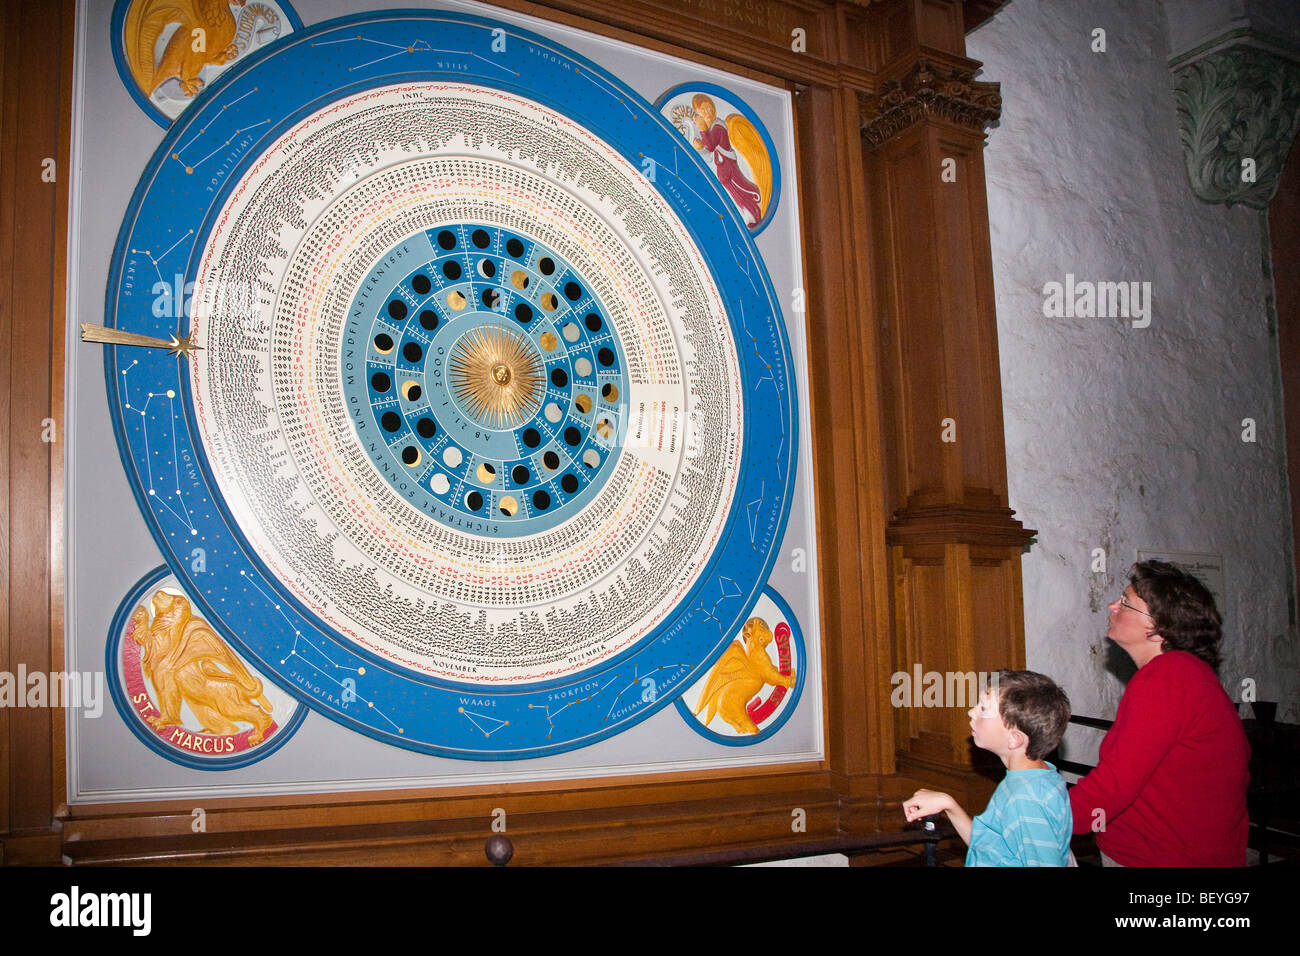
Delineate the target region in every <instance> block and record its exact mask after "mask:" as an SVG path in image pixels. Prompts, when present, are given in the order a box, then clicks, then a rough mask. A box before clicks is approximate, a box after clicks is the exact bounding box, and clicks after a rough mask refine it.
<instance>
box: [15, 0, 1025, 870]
mask: <svg viewBox="0 0 1300 956" xmlns="http://www.w3.org/2000/svg"><path fill="white" fill-rule="evenodd" d="M498 5H499V6H503V7H506V8H510V9H515V10H521V11H526V12H528V13H531V14H533V15H545V16H548V17H550V18H552V19H554V20H555V21H557V22H561V23H566V24H570V25H573V26H577V27H580V28H582V29H585V30H589V31H592V32H595V33H599V34H603V35H606V36H611V37H614V38H617V39H622V40H627V41H629V42H635V43H638V44H640V45H642V46H645V47H648V48H651V49H657V50H663V51H666V52H671V53H673V54H674V55H677V56H684V57H687V58H690V59H694V60H697V61H699V62H701V63H706V64H708V65H710V66H716V67H720V68H723V69H727V70H730V71H732V72H735V73H739V74H742V75H746V76H750V77H753V78H757V79H761V80H766V81H768V82H776V83H778V84H785V85H786V86H787V87H788V88H790V89H793V90H794V91H795V92H796V98H795V103H796V106H795V114H796V115H795V130H796V141H797V144H796V145H797V150H798V155H799V164H800V180H799V189H800V205H801V208H802V209H803V213H804V221H805V224H815V225H814V226H813V227H809V226H807V225H806V227H805V237H804V238H805V260H806V261H805V264H804V265H805V268H804V274H805V275H806V276H807V280H806V281H807V283H808V289H807V303H808V308H807V312H806V313H805V321H806V325H807V334H808V348H809V360H810V364H811V366H812V367H813V368H814V369H816V370H817V382H816V385H815V388H814V390H813V394H812V395H811V402H812V407H811V410H810V411H811V420H812V436H811V440H812V442H813V450H814V462H815V468H814V472H815V475H814V477H815V481H816V488H817V509H818V511H817V524H818V541H819V566H820V568H821V578H820V601H821V607H822V615H823V616H822V622H821V623H822V633H823V635H824V661H825V675H826V677H825V680H826V686H825V688H824V690H825V699H826V718H827V719H826V728H827V730H826V733H827V740H826V744H827V747H826V758H825V760H824V761H822V762H821V763H820V764H800V765H791V766H774V767H762V768H756V769H749V770H743V771H708V772H698V773H691V774H663V775H653V776H636V777H625V778H605V779H597V780H576V781H565V782H562V783H556V784H526V785H514V786H507V787H490V788H484V787H477V788H447V789H439V790H425V791H396V792H368V793H361V794H355V793H349V794H320V795H313V796H307V797H278V798H274V799H268V798H243V799H226V800H212V801H207V805H206V806H205V810H206V812H207V832H206V833H197V834H196V833H193V832H191V828H190V824H191V815H190V811H191V809H192V807H191V806H190V803H188V802H187V803H184V804H183V805H182V803H180V802H177V801H171V802H166V803H156V804H120V805H97V806H76V807H69V806H67V805H66V804H65V801H64V794H65V791H66V786H65V761H64V732H65V730H64V727H65V722H64V712H63V711H62V710H19V709H14V710H9V709H0V862H4V863H11V864H21V863H51V862H57V861H59V860H60V859H62V860H64V861H67V862H73V863H91V862H150V863H192V862H197V861H208V862H214V863H252V862H260V863H285V862H293V863H409V864H414V863H423V864H427V863H432V862H438V863H475V862H478V863H481V862H483V851H482V846H483V840H484V839H485V838H486V837H487V836H488V834H489V833H490V823H491V819H492V816H491V815H492V811H493V810H494V809H495V808H497V807H501V808H504V809H506V810H507V813H508V818H509V821H510V822H509V834H510V836H511V838H512V839H513V840H514V843H515V862H516V863H525V864H528V863H557V862H564V863H574V862H609V861H614V860H618V859H626V858H637V857H647V856H668V855H675V854H685V853H690V852H692V851H697V852H701V851H706V850H711V849H716V848H719V847H741V846H750V845H770V844H779V843H782V842H790V843H794V842H802V841H808V840H812V839H817V838H826V837H832V836H835V835H837V834H868V833H874V832H882V831H890V830H897V829H899V828H900V827H901V823H902V815H901V811H900V810H899V800H900V798H901V796H903V795H904V794H906V793H910V792H911V790H912V789H914V788H915V786H916V785H917V783H918V781H917V779H916V778H915V777H912V776H909V771H916V770H924V772H925V774H926V780H927V781H928V782H929V783H930V784H933V783H934V782H935V779H936V777H938V778H939V779H943V780H944V781H945V782H946V783H947V784H948V785H949V786H950V788H951V789H952V790H953V791H954V793H956V794H958V796H959V799H962V800H963V802H964V801H965V800H966V799H971V798H976V799H978V794H979V793H981V792H982V793H987V792H988V791H989V790H990V789H991V787H990V786H989V785H988V784H987V783H986V782H985V781H983V780H982V779H981V778H978V777H976V776H974V775H972V774H970V773H969V766H970V756H969V751H968V748H967V747H966V746H965V744H964V739H965V735H964V733H963V732H960V731H961V728H962V727H964V721H965V717H964V714H961V713H958V714H956V715H954V714H953V713H952V712H950V711H938V712H930V713H924V714H916V713H909V712H904V711H898V710H895V709H893V708H892V707H891V706H890V704H889V687H890V682H889V677H890V674H891V673H893V672H894V671H896V670H906V669H908V668H909V667H910V666H911V662H912V661H913V660H915V659H917V656H918V655H921V654H925V655H929V657H928V659H927V663H926V666H927V668H930V667H939V668H943V667H952V668H954V669H960V670H966V669H978V668H980V667H981V666H983V667H986V668H987V667H992V666H1002V665H1003V664H1005V663H1012V664H1021V663H1023V659H1024V636H1023V619H1022V611H1021V604H1020V562H1019V557H1020V553H1021V551H1022V549H1023V547H1024V546H1025V545H1026V543H1027V542H1028V540H1029V537H1030V535H1031V534H1032V532H1027V531H1025V530H1024V529H1023V528H1022V527H1021V526H1020V524H1019V522H1017V521H1015V520H1014V518H1013V517H1012V513H1011V512H1010V511H1009V510H1008V509H1007V506H1006V475H1005V471H1006V465H1005V450H1004V448H1003V445H1002V418H1001V395H1000V382H999V375H998V364H997V346H996V324H995V322H994V315H993V304H992V303H993V295H992V270H991V262H990V257H989V237H988V216H987V209H986V207H985V202H984V173H983V166H982V161H981V158H980V146H981V143H982V139H983V130H984V126H985V124H986V123H987V122H988V121H989V120H990V119H991V118H993V117H994V116H996V106H995V105H994V101H995V100H996V87H995V86H994V85H992V84H977V83H974V82H973V81H972V79H971V77H972V75H973V73H974V70H975V69H976V68H977V66H978V64H975V63H973V62H972V61H969V60H967V59H966V58H965V57H964V33H965V31H967V30H969V29H971V28H972V27H973V26H974V25H976V24H978V23H979V22H981V21H982V19H984V18H987V16H989V15H991V13H992V11H993V10H995V9H996V8H997V6H999V5H1000V3H998V2H995V0H978V2H968V3H965V4H963V3H961V2H960V0H884V2H871V0H859V2H823V0H752V2H749V3H743V4H736V5H733V7H732V9H733V12H734V13H735V16H734V17H733V19H732V21H731V22H729V23H722V24H718V23H715V22H713V21H712V19H711V18H712V17H714V15H715V14H717V13H720V12H721V11H720V7H721V6H722V5H720V4H717V3H714V2H712V0H692V2H690V3H687V4H682V3H669V2H666V0H665V2H654V0H635V2H628V3H625V4H620V5H618V7H617V10H615V11H612V12H611V11H610V10H609V8H608V6H607V5H606V4H602V3H600V2H598V0H555V2H552V3H550V4H547V5H545V6H543V5H538V4H532V3H523V2H520V0H501V2H499V4H498ZM683 6H686V7H688V8H689V9H688V11H687V12H685V13H684V12H683V10H682V7H683ZM73 19H74V4H73V2H72V0H64V3H63V4H62V5H61V6H60V7H58V8H57V9H52V8H51V7H50V6H49V5H47V4H44V3H38V2H36V0H19V2H13V3H10V4H8V5H7V7H6V10H5V13H4V20H3V31H4V32H3V36H2V37H0V50H2V51H3V52H2V53H0V56H2V57H3V59H2V60H0V129H3V132H4V135H3V144H4V145H3V150H4V152H3V154H0V167H2V169H3V172H2V173H0V177H2V178H0V197H2V198H3V211H0V275H3V276H4V279H5V282H6V293H5V297H4V302H3V311H2V312H0V352H2V353H3V356H4V358H2V359H0V422H2V423H3V424H0V428H3V429H4V431H3V432H0V438H3V447H4V451H3V453H0V491H2V492H3V494H0V524H3V531H4V535H3V541H4V545H3V547H4V549H5V550H3V551H0V564H2V565H3V567H4V572H3V581H4V584H3V585H2V586H0V621H3V622H4V623H3V624H2V625H0V628H3V631H2V632H0V670H8V671H13V670H15V669H16V667H17V665H18V663H19V662H23V663H25V664H26V665H27V666H28V667H29V668H31V669H37V668H39V669H50V670H61V669H62V667H63V660H64V653H63V651H64V648H63V626H64V621H63V597H64V593H63V588H64V581H63V574H64V570H63V569H64V563H65V562H64V557H65V556H64V553H63V452H62V445H61V442H60V440H55V441H53V442H45V441H42V436H41V433H42V430H43V429H45V428H47V427H48V425H47V424H46V420H47V419H52V420H53V428H54V430H55V437H56V439H61V438H62V435H63V430H64V425H65V422H64V420H63V409H62V400H61V399H62V396H63V389H64V382H63V368H64V360H65V355H66V351H65V350H66V348H67V347H68V346H67V343H66V342H65V341H64V330H65V328H66V327H67V322H68V316H67V315H66V314H65V305H64V303H65V294H64V293H65V289H64V281H65V265H66V252H67V242H66V239H67V237H66V235H65V232H66V223H67V212H68V210H67V203H68V183H67V180H68V175H67V173H68V164H69V158H68V157H69V150H68V142H67V140H68V130H69V128H70V115H71V109H72V103H71V89H72V65H73V64H72V59H73V48H74V45H73V41H74V35H75V32H74V28H73V27H74V25H73ZM796 30H803V31H804V34H803V42H804V43H805V47H804V49H803V50H802V51H798V50H796V47H797V46H798V44H797V43H795V42H794V41H793V40H792V38H793V37H797V34H795V33H794V31H796ZM55 64H57V69H56V68H55ZM935 74H938V75H940V76H941V77H943V78H945V79H946V80H947V81H949V86H947V87H945V89H947V90H948V92H940V93H939V94H936V92H935V88H934V87H933V85H932V84H931V85H927V83H928V82H929V81H927V77H931V78H932V77H933V76H934V75H935ZM954 82H955V83H956V84H957V85H958V87H960V86H961V85H962V84H965V91H966V92H965V93H960V92H959V93H952V92H951V91H952V90H953V89H957V87H953V86H951V83H954ZM19 130H21V135H19V134H18V131H19ZM950 154H951V155H956V156H958V157H959V158H960V163H959V166H960V171H959V180H958V184H959V187H958V188H957V189H949V188H947V187H948V184H944V183H941V182H940V179H939V168H940V167H939V161H940V159H942V158H944V157H946V156H948V155H950ZM46 157H52V158H54V159H55V162H56V169H57V170H58V176H57V178H56V181H55V182H54V183H46V182H43V181H42V180H41V178H40V173H41V170H42V169H43V168H44V167H43V165H42V162H41V161H42V160H43V159H44V158H46ZM904 206H905V207H906V208H903V207H904ZM923 279H926V280H927V281H922V280H923ZM959 342H974V343H975V347H974V348H966V347H962V348H958V347H957V343H959ZM945 409H948V410H951V409H958V411H956V412H952V411H949V412H947V413H946V414H948V415H952V414H956V415H957V416H958V417H959V421H960V425H959V428H960V438H959V441H958V442H956V443H946V444H947V445H948V447H945V445H944V444H940V433H939V419H940V418H941V417H944V415H941V414H939V413H941V412H944V411H945ZM923 569H924V570H923ZM923 607H924V608H929V609H930V611H928V612H926V613H918V610H917V609H919V608H923ZM990 614H991V615H993V616H994V619H995V620H996V621H997V622H998V623H999V627H998V628H997V629H995V630H996V633H997V634H998V635H999V636H998V637H997V639H996V640H992V641H991V643H987V644H986V643H984V642H986V641H990V638H989V636H988V631H987V630H986V629H980V630H979V631H978V632H977V631H976V629H975V628H974V626H973V621H974V620H977V619H987V616H988V615H990ZM931 661H933V663H931ZM958 725H960V726H958ZM796 809H802V810H803V811H804V816H805V821H806V824H805V825H806V828H805V830H803V831H800V832H795V830H794V828H792V825H791V823H792V814H793V812H794V811H795V810H796Z"/></svg>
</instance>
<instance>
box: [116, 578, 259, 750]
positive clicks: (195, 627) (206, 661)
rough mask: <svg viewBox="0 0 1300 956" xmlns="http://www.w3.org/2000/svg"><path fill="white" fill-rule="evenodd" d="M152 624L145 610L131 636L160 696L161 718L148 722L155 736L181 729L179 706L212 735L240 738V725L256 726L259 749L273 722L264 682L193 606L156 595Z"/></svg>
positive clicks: (161, 593)
mask: <svg viewBox="0 0 1300 956" xmlns="http://www.w3.org/2000/svg"><path fill="white" fill-rule="evenodd" d="M153 610H154V618H153V623H152V624H150V623H149V614H148V612H147V611H146V610H145V608H144V606H143V605H140V606H139V607H137V608H136V609H135V613H134V614H132V615H131V622H132V625H133V626H132V628H131V631H130V636H131V639H132V640H133V641H135V642H136V643H137V644H139V645H140V646H141V648H142V649H143V653H142V655H141V659H140V666H141V668H142V669H143V670H144V673H145V676H146V677H148V678H149V680H150V681H151V682H152V683H153V686H154V690H155V691H156V692H157V694H158V708H159V715H158V716H157V717H149V718H147V720H148V721H149V723H150V724H152V725H153V727H154V728H155V729H156V730H162V729H163V728H164V727H172V726H183V721H182V719H181V702H182V701H184V702H185V703H186V704H189V707H190V710H192V711H193V712H194V716H195V717H197V718H198V719H199V722H200V723H201V724H202V725H203V730H204V732H206V733H210V734H220V735H222V736H225V735H227V734H234V733H238V732H239V727H238V725H237V724H236V721H244V722H246V723H250V724H252V725H253V732H252V733H251V734H249V737H248V742H249V744H250V745H252V744H259V743H261V742H262V739H263V738H264V737H265V736H266V731H267V729H268V728H269V727H270V726H271V723H272V721H273V719H274V718H273V716H272V709H271V703H270V701H268V700H267V699H266V696H265V695H264V694H263V693H262V682H261V681H260V680H258V679H257V678H256V677H254V676H253V675H252V674H250V673H249V672H248V668H246V667H245V666H244V664H243V662H242V661H241V660H240V659H239V658H238V657H236V656H235V654H234V652H233V651H231V650H230V648H229V647H228V646H226V642H225V641H223V640H222V639H221V637H220V636H219V635H218V634H217V632H216V631H214V630H213V629H212V627H211V626H210V625H209V624H208V622H207V621H205V620H203V618H201V617H194V615H193V613H192V612H191V610H190V602H189V600H188V599H187V598H185V597H182V596H181V595H179V594H169V593H168V592H166V591H156V592H155V593H154V596H153Z"/></svg>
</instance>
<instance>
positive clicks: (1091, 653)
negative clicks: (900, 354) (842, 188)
mask: <svg viewBox="0 0 1300 956" xmlns="http://www.w3.org/2000/svg"><path fill="white" fill-rule="evenodd" d="M1096 27H1102V28H1104V29H1105V31H1106V41H1107V50H1106V52H1105V53H1093V52H1092V51H1091V49H1090V42H1091V31H1092V30H1093V29H1094V28H1096ZM1166 37H1167V31H1166V25H1165V20H1164V11H1163V9H1162V7H1161V6H1160V5H1159V4H1157V3H1155V2H1143V3H1137V4H1133V3H1129V2H1122V0H1090V2H1089V3H1087V4H1076V3H1062V2H1060V0H1012V2H1011V3H1010V4H1009V5H1008V6H1007V7H1005V8H1003V9H1002V10H1001V11H1000V12H999V13H998V14H996V15H995V16H994V17H993V19H992V20H990V21H989V22H988V23H987V24H985V25H984V26H982V27H980V29H978V30H977V31H975V32H974V33H972V34H971V35H970V36H969V37H968V38H967V48H968V51H969V55H970V56H971V57H973V58H974V59H976V60H980V61H983V63H984V72H983V74H982V75H981V77H980V78H981V79H985V80H992V81H996V82H1000V83H1001V84H1002V96H1003V106H1002V117H1001V122H1000V125H999V126H997V127H996V128H995V129H994V130H993V131H992V132H991V134H990V136H989V141H988V146H987V149H986V151H985V162H986V164H987V172H988V196H989V214H990V222H991V231H992V244H993V272H994V283H995V286H996V291H997V313H998V336H999V347H1000V349H1001V364H1002V388H1003V396H1004V398H1003V400H1004V414H1005V421H1006V442H1007V459H1008V461H1007V465H1008V472H1009V496H1010V504H1011V507H1012V508H1015V509H1016V510H1017V511H1018V512H1019V516H1020V518H1021V519H1022V520H1023V521H1024V522H1025V524H1026V526H1028V527H1031V528H1036V529H1038V538H1037V542H1036V543H1035V544H1034V546H1033V547H1032V549H1031V550H1030V552H1029V553H1028V554H1027V555H1026V556H1025V558H1024V565H1023V567H1024V594H1025V631H1026V635H1025V639H1026V645H1027V647H1026V650H1027V659H1028V665H1029V667H1030V668H1032V669H1034V670H1039V671H1043V672H1045V673H1047V674H1050V675H1052V676H1053V677H1055V678H1056V679H1057V680H1059V681H1060V682H1061V683H1062V685H1063V686H1064V687H1065V689H1066V691H1067V693H1068V694H1069V695H1070V699H1071V702H1072V704H1073V707H1074V712H1075V713H1076V714H1086V715H1091V716H1102V717H1108V718H1109V717H1114V714H1115V708H1116V705H1117V704H1118V701H1119V698H1120V695H1121V694H1122V692H1123V687H1124V685H1123V683H1122V682H1121V680H1120V678H1119V677H1118V676H1116V672H1119V673H1121V674H1122V676H1123V677H1125V678H1127V676H1128V675H1129V674H1130V673H1131V672H1132V665H1131V664H1130V663H1129V662H1128V660H1127V658H1126V657H1123V655H1122V654H1121V655H1120V656H1119V659H1118V665H1120V666H1117V659H1116V656H1115V652H1116V651H1117V649H1116V648H1114V646H1113V645H1110V650H1109V651H1108V644H1109V642H1108V641H1107V640H1106V637H1105V634H1106V625H1107V611H1106V603H1107V602H1108V601H1110V600H1111V599H1113V598H1115V597H1116V596H1118V595H1119V593H1120V592H1121V591H1122V590H1123V588H1124V586H1125V584H1126V583H1127V573H1126V572H1127V568H1128V566H1129V565H1130V564H1132V562H1133V561H1134V560H1135V557H1136V551H1137V549H1139V548H1152V549H1165V550H1168V551H1192V552H1209V553H1215V554H1221V555H1222V556H1223V562H1224V571H1225V574H1224V578H1225V590H1226V595H1225V605H1226V606H1225V607H1223V608H1221V609H1220V610H1222V611H1223V612H1224V616H1225V632H1226V637H1225V641H1224V664H1223V666H1222V668H1221V669H1220V672H1219V674H1220V677H1221V679H1222V680H1223V683H1224V685H1225V687H1227V688H1228V690H1229V693H1230V694H1231V695H1232V697H1233V699H1234V700H1235V699H1239V697H1240V687H1241V681H1242V678H1244V677H1251V678H1253V679H1254V680H1255V681H1256V682H1257V684H1258V689H1259V697H1260V699H1263V700H1270V699H1271V700H1278V701H1280V702H1281V703H1280V712H1279V715H1278V716H1279V719H1287V720H1292V721H1294V720H1296V719H1298V718H1300V665H1298V661H1300V654H1298V653H1297V646H1298V643H1300V641H1298V639H1297V633H1296V627H1295V624H1294V623H1293V621H1292V615H1293V614H1294V610H1293V608H1294V580H1295V579H1294V575H1293V574H1292V573H1291V571H1290V568H1291V560H1292V557H1291V553H1290V552H1291V544H1290V541H1291V538H1290V524H1289V522H1290V519H1289V498H1288V492H1287V483H1286V477H1285V458H1284V448H1283V445H1282V437H1283V436H1282V431H1281V407H1280V400H1279V386H1278V375H1277V361H1278V359H1277V349H1276V340H1275V337H1274V335H1273V334H1272V333H1271V332H1270V330H1269V328H1268V318H1267V311H1266V300H1267V297H1268V296H1270V295H1271V290H1272V284H1271V282H1270V281H1268V280H1266V278H1265V276H1264V274H1263V271H1262V267H1261V254H1262V250H1264V249H1265V248H1266V234H1265V223H1264V221H1263V220H1262V218H1261V214H1260V213H1259V212H1256V211H1253V210H1250V209H1246V208H1244V207H1240V206H1237V207H1233V208H1231V209H1229V208H1226V207H1224V206H1222V205H1209V204H1207V203H1204V202H1202V201H1200V200H1199V199H1197V198H1196V197H1195V195H1194V194H1193V193H1192V191H1191V188H1190V186H1189V185H1188V182H1187V176H1186V173H1185V171H1184V168H1183V161H1182V153H1181V150H1180V147H1179V142H1178V125H1177V118H1176V114H1175V111H1174V101H1173V93H1172V82H1171V76H1170V73H1169V70H1168V68H1167V65H1166V61H1167V60H1168V58H1169V55H1170V51H1169V47H1168V41H1167V39H1166ZM1066 273H1073V274H1074V275H1075V276H1076V278H1077V279H1089V280H1094V281H1100V280H1110V281H1118V280H1138V281H1147V282H1150V283H1151V284H1152V293H1151V301H1152V311H1151V324H1150V326H1149V327H1148V328H1144V329H1139V328H1133V327H1132V324H1131V321H1130V320H1128V319H1123V318H1045V317H1044V315H1043V302H1044V294H1043V286H1044V284H1045V283H1047V282H1049V281H1058V282H1064V280H1065V276H1066ZM1248 417H1249V418H1253V419H1254V420H1255V422H1256V427H1257V441H1256V442H1255V443H1253V444H1248V443H1245V442H1243V441H1242V424H1241V423H1242V419H1244V418H1248ZM1094 548H1104V549H1105V550H1106V553H1107V557H1108V561H1107V571H1106V573H1104V574H1094V573H1093V572H1092V571H1091V568H1090V565H1091V561H1092V552H1093V549H1094ZM1108 663H1109V666H1108ZM1125 665H1126V668H1127V669H1125ZM1099 740H1100V734H1098V733H1096V732H1092V731H1087V730H1083V729H1079V728H1072V729H1071V733H1070V735H1069V737H1068V738H1067V748H1066V749H1067V751H1068V752H1067V754H1066V756H1068V757H1070V758H1071V759H1076V760H1085V761H1089V762H1090V758H1091V757H1092V756H1094V755H1095V747H1096V745H1097V743H1098V742H1099Z"/></svg>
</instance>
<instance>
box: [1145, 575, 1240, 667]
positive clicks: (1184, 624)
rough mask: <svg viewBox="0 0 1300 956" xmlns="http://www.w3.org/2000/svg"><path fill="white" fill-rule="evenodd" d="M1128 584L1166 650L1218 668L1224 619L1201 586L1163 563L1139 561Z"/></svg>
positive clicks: (1207, 591) (1190, 576) (1208, 593)
mask: <svg viewBox="0 0 1300 956" xmlns="http://www.w3.org/2000/svg"><path fill="white" fill-rule="evenodd" d="M1129 583H1130V584H1132V585H1133V590H1134V591H1136V592H1137V595H1138V597H1140V598H1141V599H1142V600H1143V601H1145V602H1146V604H1147V608H1148V610H1150V612H1151V620H1152V622H1153V623H1154V625H1155V633H1157V634H1159V635H1160V636H1161V637H1162V638H1163V639H1164V649H1165V650H1167V651H1187V652H1188V653H1189V654H1195V655H1196V656H1197V657H1199V658H1200V659H1201V660H1203V661H1205V663H1207V664H1209V665H1210V666H1211V667H1214V668H1217V667H1218V666H1219V662H1220V660H1221V659H1222V658H1221V657H1220V656H1219V642H1220V641H1222V640H1223V618H1222V617H1220V615H1219V609H1218V608H1216V607H1215V606H1214V596H1213V595H1212V594H1210V592H1209V589H1208V588H1206V586H1205V585H1204V584H1202V583H1201V582H1200V581H1198V580H1197V579H1196V578H1195V577H1193V576H1192V575H1190V574H1188V573H1187V572H1186V571H1184V570H1183V569H1182V568H1180V567H1178V566H1177V565H1175V564H1169V563H1168V562H1166V561H1139V562H1138V563H1137V564H1135V565H1133V570H1132V571H1131V572H1129Z"/></svg>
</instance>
